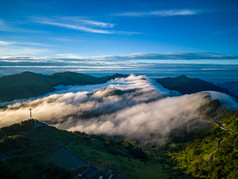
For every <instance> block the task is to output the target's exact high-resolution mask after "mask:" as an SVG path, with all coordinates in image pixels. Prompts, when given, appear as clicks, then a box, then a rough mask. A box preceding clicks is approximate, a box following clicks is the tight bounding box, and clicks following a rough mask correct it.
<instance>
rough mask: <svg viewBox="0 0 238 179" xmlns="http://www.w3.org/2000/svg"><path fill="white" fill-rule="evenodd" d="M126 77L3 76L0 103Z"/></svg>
mask: <svg viewBox="0 0 238 179" xmlns="http://www.w3.org/2000/svg"><path fill="white" fill-rule="evenodd" d="M126 76H127V75H121V74H114V75H112V76H105V77H93V76H90V75H85V74H81V73H75V72H63V73H55V74H52V75H49V76H46V75H42V74H36V73H32V72H23V73H19V74H14V75H9V76H4V77H1V78H0V101H2V102H3V101H12V100H15V99H22V98H29V97H36V96H39V95H42V94H44V93H48V92H52V91H55V88H54V87H55V86H58V85H86V84H100V83H105V82H107V81H109V80H111V79H115V78H118V77H126Z"/></svg>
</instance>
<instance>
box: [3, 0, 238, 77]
mask: <svg viewBox="0 0 238 179" xmlns="http://www.w3.org/2000/svg"><path fill="white" fill-rule="evenodd" d="M237 19H238V2H237V1H236V0H166V1H165V0H87V1H86V0H7V1H6V0H5V1H3V0H1V2H0V76H4V75H9V74H13V73H17V72H22V71H26V70H28V71H34V72H38V73H44V74H51V73H54V72H58V71H66V70H67V71H76V72H82V73H88V74H102V73H108V74H112V73H114V72H119V73H135V74H144V73H145V74H147V75H148V74H149V75H151V76H161V75H162V76H163V75H164V76H165V75H167V76H176V75H178V74H186V75H188V76H192V77H200V76H202V75H204V76H206V77H209V79H212V80H213V79H215V78H216V80H218V74H222V75H223V77H222V78H225V79H224V80H234V79H235V80H236V79H238V57H237V56H238V45H237V42H238V20H237ZM152 73H153V74H152ZM207 79H208V78H207Z"/></svg>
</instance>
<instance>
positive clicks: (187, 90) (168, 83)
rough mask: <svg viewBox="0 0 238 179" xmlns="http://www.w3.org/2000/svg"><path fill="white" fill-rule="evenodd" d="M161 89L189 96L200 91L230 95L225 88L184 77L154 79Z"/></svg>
mask: <svg viewBox="0 0 238 179" xmlns="http://www.w3.org/2000/svg"><path fill="white" fill-rule="evenodd" d="M156 81H157V82H158V83H160V84H161V85H162V86H163V87H165V88H167V89H170V90H175V91H178V92H180V93H182V94H191V93H196V92H200V91H218V92H222V93H227V94H231V93H230V92H229V91H228V90H227V89H226V88H222V87H219V86H216V85H214V84H213V83H211V82H207V81H204V80H200V79H198V78H194V79H193V78H188V77H186V76H184V75H182V76H178V77H174V78H173V77H168V78H161V79H156Z"/></svg>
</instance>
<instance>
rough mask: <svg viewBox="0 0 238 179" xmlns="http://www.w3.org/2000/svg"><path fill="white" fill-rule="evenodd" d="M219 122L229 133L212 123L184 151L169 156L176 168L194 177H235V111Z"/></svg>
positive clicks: (237, 117) (237, 121) (237, 115)
mask: <svg viewBox="0 0 238 179" xmlns="http://www.w3.org/2000/svg"><path fill="white" fill-rule="evenodd" d="M219 122H220V123H221V124H222V125H223V126H224V127H225V128H226V129H229V130H230V131H232V133H231V132H229V131H227V130H224V129H222V128H221V127H220V126H218V125H215V124H214V127H213V128H211V129H210V130H207V131H206V132H205V133H204V134H203V135H202V136H200V137H199V138H195V139H194V141H193V142H191V143H190V144H189V145H188V146H187V147H186V148H185V149H183V150H181V151H178V152H171V153H170V156H171V157H172V160H173V161H175V162H177V163H178V165H177V167H176V169H180V170H183V171H185V173H187V174H189V175H192V176H194V177H197V178H234V179H235V178H238V110H236V111H233V112H230V113H227V114H226V115H225V116H224V117H222V118H221V119H220V120H219ZM212 154H213V155H212Z"/></svg>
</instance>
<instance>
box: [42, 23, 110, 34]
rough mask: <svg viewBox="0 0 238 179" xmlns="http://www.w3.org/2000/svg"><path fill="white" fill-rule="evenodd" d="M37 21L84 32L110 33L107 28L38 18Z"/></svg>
mask: <svg viewBox="0 0 238 179" xmlns="http://www.w3.org/2000/svg"><path fill="white" fill-rule="evenodd" d="M38 22H39V23H41V24H48V25H54V26H59V27H65V28H68V29H74V30H80V31H85V32H92V33H99V34H111V33H112V32H110V31H107V30H100V29H93V28H89V27H85V26H82V25H75V24H67V23H59V22H53V21H50V20H40V21H38Z"/></svg>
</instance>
